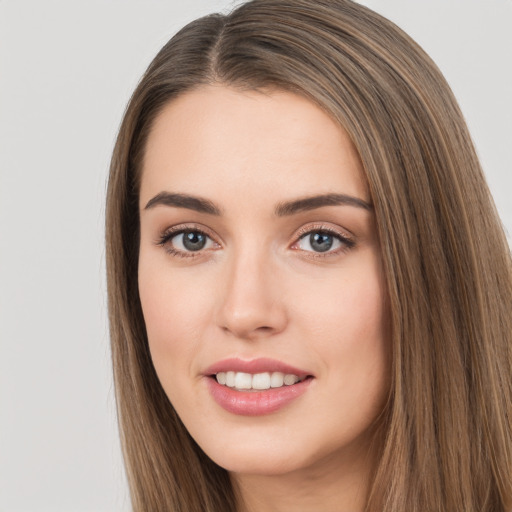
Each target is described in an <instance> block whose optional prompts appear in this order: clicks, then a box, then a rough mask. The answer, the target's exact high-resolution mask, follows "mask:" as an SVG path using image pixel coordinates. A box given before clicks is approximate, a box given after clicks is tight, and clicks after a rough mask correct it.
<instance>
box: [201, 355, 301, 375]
mask: <svg viewBox="0 0 512 512" xmlns="http://www.w3.org/2000/svg"><path fill="white" fill-rule="evenodd" d="M229 371H232V372H244V373H253V374H254V373H265V372H269V373H272V372H281V373H284V374H291V375H297V377H299V378H303V377H307V376H310V375H311V373H310V372H308V371H306V370H301V369H300V368H296V367H294V366H291V365H289V364H286V363H283V362H282V361H278V360H277V359H269V358H266V357H260V358H257V359H250V360H244V359H239V358H237V357H233V358H229V359H223V360H222V361H217V362H216V363H214V364H212V365H211V366H209V367H208V368H207V369H206V370H205V371H204V374H205V375H215V374H217V373H219V372H229Z"/></svg>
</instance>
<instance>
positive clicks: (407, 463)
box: [106, 0, 512, 512]
mask: <svg viewBox="0 0 512 512" xmlns="http://www.w3.org/2000/svg"><path fill="white" fill-rule="evenodd" d="M212 84H219V85H225V86H229V87H236V88H241V89H250V90H268V89H280V90H286V91H291V92H294V93H296V94H300V95H302V96H305V97H306V98H308V99H310V100H311V101H313V102H315V103H316V104H317V105H318V106H320V107H321V108H322V109H323V110H324V111H325V112H326V113H328V115H330V116H331V117H332V118H333V119H334V120H336V121H337V122H338V123H339V124H340V126H343V128H344V129H345V130H346V131H347V133H348V134H349V135H350V137H351V139H352V141H353V143H354V145H355V147H356V148H357V150H358V152H359V155H360V157H361V160H362V162H363V166H364V170H365V173H366V178H367V181H368V185H369V189H370V194H371V198H372V202H373V205H374V209H375V214H376V219H377V229H378V234H379V238H380V243H381V253H382V260H383V266H384V271H385V276H386V284H387V289H388V295H389V301H390V310H391V325H392V344H393V349H392V350H393V368H392V386H391V388H392V389H391V393H390V396H389V401H388V406H387V408H386V410H385V411H384V418H385V431H384V437H385V440H384V442H383V445H382V447H381V448H380V449H381V453H380V461H379V464H378V465H377V467H376V468H375V474H374V477H373V482H372V486H371V490H370V493H369V496H368V505H367V510H382V511H385V512H391V511H396V510H407V511H411V512H415V511H416V512H420V511H422V512H423V511H424V510H429V511H430V510H432V511H434V510H438V511H445V510H450V511H459V510H460V511H465V512H466V511H470V510H471V511H473V510H474V511H476V510H478V511H481V512H491V511H492V512H496V511H502V512H505V511H507V510H510V509H512V380H511V377H510V376H511V374H512V340H511V336H512V335H511V333H512V322H511V317H510V305H511V304H512V265H511V258H510V250H509V248H508V244H507V242H506V239H505V236H504V234H503V230H502V228H501V224H500V222H499V219H498V216H497V213H496V210H495V208H494V205H493V202H492V199H491V196H490V193H489V191H488V188H487V185H486V183H485V179H484V176H483V173H482V171H481V168H480V165H479V162H478V159H477V156H476V153H475V150H474V147H473V144H472V142H471V138H470V135H469V133H468V131H467V128H466V125H465V122H464V119H463V116H462V114H461V112H460V110H459V108H458V106H457V103H456V101H455V99H454V97H453V94H452V93H451V91H450V89H449V87H448V85H447V83H446V81H445V80H444V78H443V77H442V75H441V73H440V72H439V70H438V69H437V67H436V66H435V65H434V64H433V63H432V61H431V60H430V59H429V57H428V56H427V55H426V54H425V53H424V52H423V51H422V50H421V49H420V48H419V47H418V46H417V45H416V44H415V43H414V42H413V41H412V40H411V39H410V38H409V37H408V36H407V35H406V34H404V33H403V32H402V31H401V30H400V29H398V28H397V27H396V26H395V25H393V24H392V23H391V22H389V21H387V20H386V19H384V18H382V17H381V16H379V15H377V14H376V13H374V12H372V11H371V10H369V9H367V8H365V7H362V6H360V5H358V4H356V3H354V2H351V1H349V0H317V1H314V2H313V1H311V0H254V1H252V2H249V3H246V4H244V5H242V6H240V7H238V8H237V9H235V10H234V11H233V12H232V13H231V14H229V15H226V16H223V15H211V16H207V17H204V18H201V19H199V20H197V21H194V22H192V23H190V24H189V25H187V26H186V27H185V28H184V29H182V30H181V31H180V32H178V33H177V34H176V35H175V36H174V37H173V38H172V39H171V40H170V41H169V43H167V44H166V45H165V46H164V48H163V49H162V50H161V51H160V52H159V54H158V55H157V56H156V57H155V59H154V60H153V62H152V63H151V64H150V66H149V68H148V70H147V71H146V73H145V75H144V76H143V78H142V80H141V82H140V83H139V85H138V87H137V89H136V90H135V92H134V94H133V96H132V98H131V100H130V103H129V105H128V107H127V110H126V113H125V116H124V119H123V122H122V125H121V128H120V131H119V136H118V139H117V143H116V146H115V149H114V154H113V157H112V164H111V170H110V179H109V187H108V194H107V216H106V229H107V283H108V301H109V318H110V329H111V340H112V357H113V365H114V379H115V387H116V397H117V404H118V414H119V422H120V430H121V438H122V444H123V452H124V457H125V465H126V469H127V473H128V479H129V484H130V491H131V497H132V502H133V507H134V510H135V511H136V512H139V511H146V510H173V511H187V512H188V511H198V512H199V511H201V512H204V511H207V512H213V511H218V510H224V511H227V512H229V511H232V512H234V511H235V510H236V508H237V503H236V496H235V492H234V490H233V489H232V486H231V484H230V479H229V475H228V474H227V472H226V471H225V470H224V469H222V468H220V467H218V466H217V465H216V464H215V463H213V462H212V461H211V460H210V459H209V458H208V457H207V456H206V455H205V454H204V453H203V452H202V450H201V449H200V448H199V447H198V446H197V444H196V443H195V442H194V440H193V439H192V438H191V437H190V435H189V434H188V432H187V431H186V429H185V427H184V426H183V424H182V423H181V420H180V419H179V417H178V416H177V414H176V412H175V411H174V409H173V407H172V405H171V404H170V402H169V400H168V399H167V397H166V395H165V393H164V391H163V389H162V387H161V385H160V383H159V381H158V378H157V376H156V373H155V370H154V368H153V365H152V362H151V357H150V354H149V348H148V342H147V336H146V331H145V326H144V319H143V316H142V311H141V306H140V300H139V295H138V286H137V266H138V250H139V217H138V208H139V205H138V191H139V185H140V174H141V169H142V163H143V158H144V150H145V145H146V140H147V138H148V136H149V134H150V132H151V128H152V124H153V122H154V120H155V118H156V117H157V116H158V114H159V113H160V112H161V110H162V108H163V107H164V106H165V105H166V104H168V103H169V102H170V101H172V100H173V99H174V98H176V97H178V96H179V95H181V94H184V93H185V92H187V91H191V90H194V89H195V88H198V87H201V86H204V85H212Z"/></svg>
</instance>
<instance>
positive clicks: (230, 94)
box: [140, 86, 369, 203]
mask: <svg viewBox="0 0 512 512" xmlns="http://www.w3.org/2000/svg"><path fill="white" fill-rule="evenodd" d="M162 190H171V191H173V192H193V193H195V194H197V195H202V196H205V197H209V196H210V195H212V194H215V196H216V199H217V200H219V201H222V200H223V199H224V198H228V197H229V195H230V194H236V195H237V196H240V195H242V196H244V197H245V198H246V200H247V201H251V200H254V201H261V200H262V198H265V199H270V198H274V199H275V200H286V199H287V195H288V196H290V198H295V197H297V196H305V195H310V194H311V193H313V192H314V193H332V192H342V193H346V194H350V195H354V196H356V197H360V198H361V199H364V200H369V197H368V190H367V186H366V181H365V178H364V173H363V169H362V165H361V161H360V158H359V155H358V153H357V151H356V150H355V148H354V146H353V144H352V142H351V141H350V138H349V136H348V134H347V133H346V132H345V131H344V130H343V129H342V128H341V127H340V126H339V125H338V124H337V123H335V122H334V121H333V120H332V119H331V118H330V117H329V116H328V115H327V114H326V113H325V112H324V111H323V110H321V109H320V108H319V107H318V106H317V105H315V104H314V103H312V102H311V101H309V100H307V99H305V98H303V97H302V96H299V95H296V94H293V93H289V92H283V91H270V92H261V91H239V90H235V89H232V88H229V87H226V86H205V87H202V88H199V89H196V90H194V91H191V92H187V93H185V94H183V95H182V96H180V97H178V98H177V99H175V100H173V101H171V102H170V103H169V104H167V105H166V106H165V107H164V109H163V110H162V111H161V112H160V114H159V115H158V116H157V118H156V119H155V122H154V124H153V126H152V130H151V132H150V135H149V137H148V141H147V145H146V150H145V155H144V159H143V168H142V180H141V197H140V199H141V203H143V202H144V201H147V200H148V199H149V198H150V197H152V195H154V194H157V193H159V192H160V191H162ZM274 196H275V197H274Z"/></svg>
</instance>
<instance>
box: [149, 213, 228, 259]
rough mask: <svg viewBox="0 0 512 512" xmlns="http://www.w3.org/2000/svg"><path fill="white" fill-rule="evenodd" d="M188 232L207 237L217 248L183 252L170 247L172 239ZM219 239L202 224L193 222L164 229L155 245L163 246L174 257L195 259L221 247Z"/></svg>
mask: <svg viewBox="0 0 512 512" xmlns="http://www.w3.org/2000/svg"><path fill="white" fill-rule="evenodd" d="M186 231H195V232H198V233H202V234H203V235H205V236H207V237H208V238H209V239H210V240H212V241H213V243H214V244H215V245H216V246H217V247H215V248H214V249H211V248H210V249H200V250H198V251H181V250H179V249H176V248H175V247H172V246H169V245H168V242H170V240H171V239H172V238H174V237H175V236H177V235H179V234H181V233H184V232H186ZM218 238H219V237H218V236H217V235H214V234H213V233H212V231H211V230H210V229H209V228H207V227H206V226H203V225H202V224H197V223H195V222H191V223H181V224H177V225H175V226H170V227H168V228H166V229H164V230H163V231H161V232H160V234H159V235H158V238H157V240H155V244H156V245H159V246H162V247H163V248H164V249H165V250H166V251H167V252H168V253H169V254H171V255H173V256H178V257H183V258H194V257H199V256H203V255H204V254H205V253H206V252H209V251H212V250H216V249H218V248H219V247H221V243H220V242H219V241H218Z"/></svg>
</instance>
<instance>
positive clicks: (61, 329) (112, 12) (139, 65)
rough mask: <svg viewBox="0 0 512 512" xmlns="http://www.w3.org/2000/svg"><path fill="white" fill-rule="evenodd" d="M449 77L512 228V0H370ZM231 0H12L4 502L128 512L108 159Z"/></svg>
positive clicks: (6, 123)
mask: <svg viewBox="0 0 512 512" xmlns="http://www.w3.org/2000/svg"><path fill="white" fill-rule="evenodd" d="M361 3H364V4H365V5H368V6H369V7H372V8H374V9H375V10H377V11H378V12H380V13H382V14H384V15H385V16H387V17H388V18H390V19H391V20H393V21H395V22H396V23H397V24H398V25H400V26H401V27H402V28H403V29H405V30H406V31H407V32H408V33H409V34H411V35H412V36H413V37H414V38H415V39H416V40H417V41H418V42H419V43H420V44H421V45H422V46H423V47H424V48H425V50H426V51H427V52H428V53H429V54H430V55H431V56H432V57H433V58H434V60H435V61H436V62H437V63H438V65H439V66H440V68H441V70H442V71H443V72H444V73H445V75H446V77H447V79H448V81H449V82H450V84H451V86H452V88H453V90H454V92H455V94H456V96H457V98H458V99H459V101H460V104H461V107H462V110H463V112H464V114H465V116H466V118H467V121H468V124H469V127H470V129H471V131H472V134H473V137H474V140H475V143H476V146H477V149H478V152H479V154H480V157H481V159H482V163H483V165H484V169H485V171H486V174H487V177H488V180H489V184H490V186H491V190H492V191H493V193H494V196H495V199H496V203H497V206H498V210H499V212H500V215H501V217H502V219H503V222H504V224H505V227H506V229H507V230H508V232H509V233H511V232H512V201H511V200H510V194H511V191H512V172H511V170H512V154H511V147H512V99H511V94H512V70H511V66H512V31H511V30H510V27H511V26H512V0H429V1H428V2H426V1H419V0H365V1H363V2H361ZM235 4H236V2H233V1H229V0H223V1H222V0H216V1H214V0H187V1H185V0H179V1H177V0H167V1H164V0H101V1H99V0H88V1H85V0H82V1H73V0H45V1H40V0H0V511H1V512H45V511H48V512H89V511H97V512H103V511H105V512H106V511H128V510H129V502H128V494H127V488H126V483H125V479H124V475H123V469H122V463H121V455H120V449H119V440H118V435H117V427H116V418H115V405H114V399H113V389H112V380H111V376H110V355H109V345H108V333H107V322H106V300H105V279H104V249H103V216H104V204H103V203H104V194H105V186H106V177H107V169H108V165H109V157H110V153H111V151H112V147H113V142H114V139H115V136H116V132H117V129H118V126H119V122H120V119H121V116H122V113H123V110H124V108H125V105H126V102H127V100H128V98H129V95H130V94H131V91H132V90H133V88H134V87H135V85H136V83H137V81H138V79H139V77H140V75H141V74H142V72H143V71H144V69H145V68H146V66H147V65H148V64H149V62H150V60H151V58H152V57H153V56H154V55H155V54H156V52H157V51H158V50H159V48H160V47H161V46H162V45H163V44H164V43H165V42H166V41H167V40H168V39H169V38H170V36H171V35H172V34H173V33H174V32H176V30H177V29H179V28H181V27H182V26H183V25H184V24H185V23H186V22H188V21H190V20H192V19H194V18H196V17H198V16H201V15H203V14H207V13H209V12H212V11H226V10H229V9H230V8H231V7H233V6H234V5H235Z"/></svg>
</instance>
